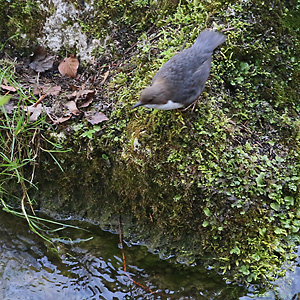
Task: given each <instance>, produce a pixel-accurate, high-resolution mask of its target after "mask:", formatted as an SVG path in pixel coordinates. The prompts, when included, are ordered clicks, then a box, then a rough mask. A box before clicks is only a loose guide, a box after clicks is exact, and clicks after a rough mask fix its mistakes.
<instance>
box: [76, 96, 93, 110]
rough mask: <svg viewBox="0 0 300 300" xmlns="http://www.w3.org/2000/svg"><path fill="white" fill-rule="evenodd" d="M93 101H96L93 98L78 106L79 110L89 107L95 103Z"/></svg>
mask: <svg viewBox="0 0 300 300" xmlns="http://www.w3.org/2000/svg"><path fill="white" fill-rule="evenodd" d="M93 100H94V99H93V98H90V99H88V100H87V101H85V102H83V103H81V104H80V105H78V108H83V107H88V106H89V105H90V104H91V103H92V102H93Z"/></svg>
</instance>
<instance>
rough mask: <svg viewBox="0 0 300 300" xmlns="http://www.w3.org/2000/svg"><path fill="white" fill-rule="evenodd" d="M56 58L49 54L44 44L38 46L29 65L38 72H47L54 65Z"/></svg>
mask: <svg viewBox="0 0 300 300" xmlns="http://www.w3.org/2000/svg"><path fill="white" fill-rule="evenodd" d="M54 59H55V56H50V55H48V53H47V51H46V49H45V48H44V47H43V46H38V48H36V49H35V51H34V55H33V56H32V57H31V59H30V61H31V62H30V64H29V67H30V68H31V69H33V70H34V71H36V72H45V71H47V70H49V69H51V68H52V67H53V62H54Z"/></svg>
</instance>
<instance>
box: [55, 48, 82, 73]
mask: <svg viewBox="0 0 300 300" xmlns="http://www.w3.org/2000/svg"><path fill="white" fill-rule="evenodd" d="M78 66H79V61H78V59H77V58H76V57H74V55H73V54H71V55H70V56H69V57H66V58H64V59H63V60H62V62H61V63H60V64H59V66H58V71H59V73H60V74H61V75H63V76H69V77H73V78H76V74H77V69H78Z"/></svg>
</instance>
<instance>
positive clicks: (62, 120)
mask: <svg viewBox="0 0 300 300" xmlns="http://www.w3.org/2000/svg"><path fill="white" fill-rule="evenodd" d="M71 117H72V115H71V114H69V115H67V116H64V117H60V118H58V119H56V120H53V123H54V124H61V123H63V122H66V121H68V120H69V119H70V118H71Z"/></svg>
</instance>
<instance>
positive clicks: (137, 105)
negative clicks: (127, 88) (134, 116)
mask: <svg viewBox="0 0 300 300" xmlns="http://www.w3.org/2000/svg"><path fill="white" fill-rule="evenodd" d="M141 105H143V104H142V103H141V102H137V103H136V104H134V105H133V106H132V107H131V109H134V108H136V107H139V106H141Z"/></svg>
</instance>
